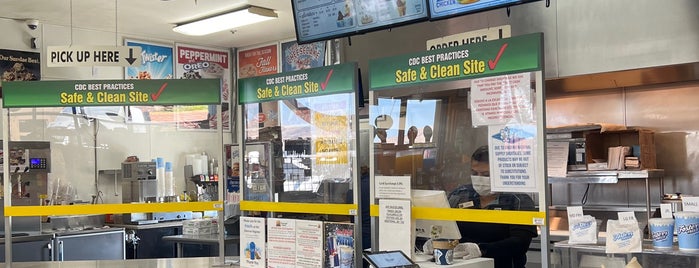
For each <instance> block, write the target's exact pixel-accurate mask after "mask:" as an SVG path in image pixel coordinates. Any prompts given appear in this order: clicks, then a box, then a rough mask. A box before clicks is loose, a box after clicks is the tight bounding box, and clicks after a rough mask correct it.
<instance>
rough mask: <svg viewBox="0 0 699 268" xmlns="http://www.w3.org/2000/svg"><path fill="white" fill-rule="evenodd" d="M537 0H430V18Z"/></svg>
mask: <svg viewBox="0 0 699 268" xmlns="http://www.w3.org/2000/svg"><path fill="white" fill-rule="evenodd" d="M532 1H537V0H429V2H430V19H433V20H435V19H443V18H449V17H453V16H457V15H463V14H469V13H476V12H480V11H485V10H489V9H495V8H500V7H505V6H512V5H517V4H522V3H526V2H532Z"/></svg>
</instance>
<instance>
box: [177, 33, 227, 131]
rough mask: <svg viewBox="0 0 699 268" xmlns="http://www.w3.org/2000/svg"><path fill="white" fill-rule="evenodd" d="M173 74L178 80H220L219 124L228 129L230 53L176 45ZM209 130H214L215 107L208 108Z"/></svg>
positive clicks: (215, 120) (215, 121) (215, 119)
mask: <svg viewBox="0 0 699 268" xmlns="http://www.w3.org/2000/svg"><path fill="white" fill-rule="evenodd" d="M175 51H176V54H177V56H176V58H177V61H176V64H175V66H176V67H175V71H176V72H175V73H176V77H177V78H178V79H202V78H219V79H221V124H222V125H223V129H224V130H228V129H230V124H231V123H230V117H231V116H230V109H229V107H230V99H231V97H230V95H231V81H230V78H231V69H230V53H229V52H228V51H227V50H225V49H215V48H206V47H200V46H193V45H185V44H178V45H177V47H176V49H175ZM207 118H208V121H209V124H208V128H209V129H216V127H217V126H216V124H217V118H216V107H215V106H210V107H209V114H208V115H207Z"/></svg>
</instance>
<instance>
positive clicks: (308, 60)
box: [281, 41, 325, 72]
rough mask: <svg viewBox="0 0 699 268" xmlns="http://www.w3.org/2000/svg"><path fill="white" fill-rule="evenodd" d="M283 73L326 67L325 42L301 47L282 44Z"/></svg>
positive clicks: (288, 43)
mask: <svg viewBox="0 0 699 268" xmlns="http://www.w3.org/2000/svg"><path fill="white" fill-rule="evenodd" d="M281 47H282V72H289V71H298V70H304V69H310V68H315V67H321V66H324V65H325V42H324V41H323V42H315V43H310V44H303V45H299V44H298V43H296V41H291V42H286V43H282V46H281Z"/></svg>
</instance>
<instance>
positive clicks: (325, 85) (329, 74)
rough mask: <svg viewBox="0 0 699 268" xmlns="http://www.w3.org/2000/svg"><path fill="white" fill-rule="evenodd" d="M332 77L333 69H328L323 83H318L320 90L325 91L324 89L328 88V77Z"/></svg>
mask: <svg viewBox="0 0 699 268" xmlns="http://www.w3.org/2000/svg"><path fill="white" fill-rule="evenodd" d="M332 75H333V69H330V72H328V76H326V77H325V82H323V83H320V88H321V89H323V90H325V87H327V86H328V81H330V76H332Z"/></svg>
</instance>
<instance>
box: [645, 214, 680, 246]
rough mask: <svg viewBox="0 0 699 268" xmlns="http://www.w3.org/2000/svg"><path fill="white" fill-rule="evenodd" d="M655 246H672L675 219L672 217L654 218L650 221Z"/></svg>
mask: <svg viewBox="0 0 699 268" xmlns="http://www.w3.org/2000/svg"><path fill="white" fill-rule="evenodd" d="M648 223H649V226H650V234H651V237H652V238H653V247H655V248H671V247H672V237H673V234H672V233H673V230H674V228H675V227H674V226H675V220H674V219H671V218H667V219H664V218H652V219H650V220H649V221H648Z"/></svg>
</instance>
